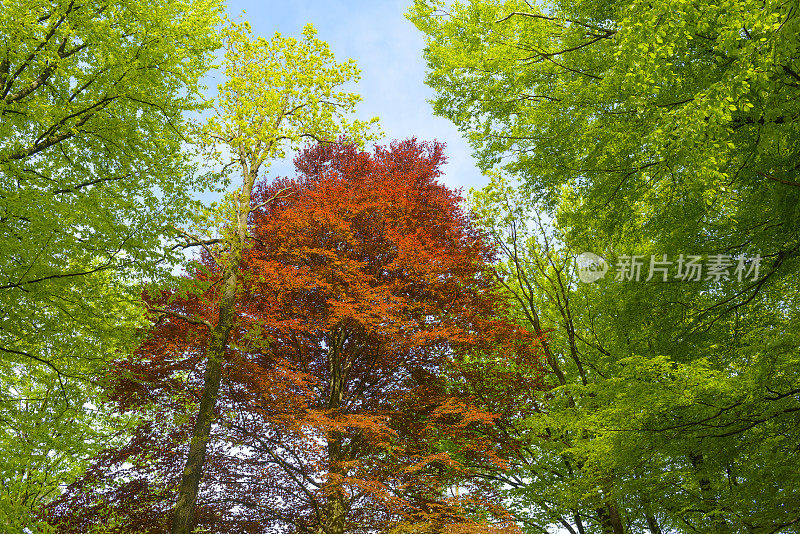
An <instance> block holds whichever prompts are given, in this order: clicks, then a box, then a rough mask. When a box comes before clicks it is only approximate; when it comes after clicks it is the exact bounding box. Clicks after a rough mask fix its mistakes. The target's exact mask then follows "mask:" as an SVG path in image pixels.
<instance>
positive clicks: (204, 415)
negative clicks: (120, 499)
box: [170, 161, 258, 534]
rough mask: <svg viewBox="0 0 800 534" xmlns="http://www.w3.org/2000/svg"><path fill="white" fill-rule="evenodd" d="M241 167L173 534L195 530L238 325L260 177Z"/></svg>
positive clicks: (256, 171)
mask: <svg viewBox="0 0 800 534" xmlns="http://www.w3.org/2000/svg"><path fill="white" fill-rule="evenodd" d="M241 163H242V170H243V171H244V172H243V175H244V180H243V184H242V190H241V192H240V195H239V201H238V204H237V213H236V216H237V217H236V221H235V223H236V226H235V229H236V234H235V236H234V237H233V238H232V239H230V240H229V241H228V244H229V246H230V250H229V251H228V253H227V255H226V257H225V258H224V259H223V261H222V262H221V264H222V266H223V269H222V282H223V287H222V297H221V298H220V301H219V305H218V319H217V324H216V326H214V329H213V330H212V333H211V339H210V340H209V343H208V347H207V352H206V371H205V374H204V376H203V396H202V398H201V399H200V410H199V412H198V414H197V420H196V421H195V424H194V430H193V431H192V440H191V442H190V443H189V455H188V457H187V458H186V466H185V467H184V469H183V476H182V477H181V484H180V487H179V488H178V500H177V502H176V503H175V512H174V515H173V518H172V529H171V530H170V533H171V534H191V532H192V530H194V527H195V505H196V503H197V495H198V493H199V490H200V480H201V479H202V478H203V467H204V465H205V461H206V449H207V448H208V439H209V436H210V435H211V425H212V424H213V422H214V408H215V406H216V404H217V396H218V394H219V386H220V382H221V380H222V361H223V359H224V357H225V349H226V348H227V347H228V340H229V338H230V334H231V331H232V330H233V326H234V323H235V322H236V287H237V285H238V282H239V268H240V266H241V263H242V251H243V249H244V246H245V243H246V241H247V219H248V217H249V216H250V202H251V197H252V192H253V184H254V183H255V179H256V176H257V173H258V166H257V165H256V166H254V167H250V168H248V166H247V164H246V163H245V162H244V161H242V162H241Z"/></svg>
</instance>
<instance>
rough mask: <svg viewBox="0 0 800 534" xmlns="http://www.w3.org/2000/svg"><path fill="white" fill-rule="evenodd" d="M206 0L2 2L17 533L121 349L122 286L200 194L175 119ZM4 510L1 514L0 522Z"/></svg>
mask: <svg viewBox="0 0 800 534" xmlns="http://www.w3.org/2000/svg"><path fill="white" fill-rule="evenodd" d="M220 10H221V5H220V2H219V1H218V0H185V1H184V0H176V1H167V2H153V1H146V0H122V1H115V2H108V1H101V2H75V1H71V2H68V1H56V2H49V1H48V2H44V1H40V0H9V1H4V2H3V7H2V14H0V251H2V254H0V456H1V457H2V459H1V460H0V486H2V487H3V488H4V489H3V493H2V500H3V505H2V506H0V509H2V511H0V517H2V519H0V522H3V523H4V524H8V525H11V527H9V528H12V529H19V528H22V526H24V525H26V524H27V521H29V520H30V513H31V511H32V510H35V509H36V508H37V507H38V506H39V505H41V503H42V502H46V501H47V500H48V499H49V498H50V497H52V495H53V494H54V492H57V489H58V486H59V484H61V483H64V482H67V481H68V480H69V479H70V478H71V476H72V474H73V473H74V472H75V471H80V467H81V466H82V462H81V461H80V458H83V457H85V456H86V455H87V454H90V453H91V449H93V447H94V446H95V445H97V443H96V439H95V438H96V437H97V436H96V435H95V434H96V433H95V430H97V428H98V424H99V423H98V421H97V419H96V418H95V415H96V414H95V413H93V412H91V411H87V410H85V409H84V407H83V405H84V403H85V402H86V400H87V399H88V398H90V397H91V395H92V391H93V390H92V387H93V386H92V385H90V384H89V381H90V379H98V378H99V375H100V374H101V371H102V369H103V365H104V362H105V361H106V360H107V358H109V357H110V356H113V355H114V354H115V353H116V352H117V351H120V350H125V349H126V348H127V347H129V346H130V345H131V344H132V343H133V342H135V337H136V336H135V330H134V329H135V328H136V327H137V326H138V325H139V324H140V323H141V315H142V313H141V311H138V310H137V307H136V305H135V301H136V300H137V299H138V295H136V294H135V292H134V290H133V289H132V287H133V284H132V283H131V282H133V281H134V280H135V279H136V277H140V276H148V277H151V276H154V275H155V274H156V271H157V267H156V264H157V262H158V261H159V260H160V259H161V258H162V257H163V250H162V248H163V247H162V236H164V235H165V234H167V233H169V232H168V231H167V229H168V225H169V224H171V223H176V222H177V223H179V222H180V220H181V219H182V218H185V217H186V213H187V209H186V208H187V206H188V205H189V202H190V196H189V192H190V191H191V190H192V189H193V188H194V187H195V186H199V185H201V181H200V179H199V178H198V177H196V176H195V175H194V174H193V173H192V171H191V168H190V166H189V165H188V157H187V155H186V153H184V151H183V150H182V144H183V143H184V142H185V140H186V137H185V134H186V122H185V120H184V117H185V115H186V114H187V113H188V112H193V111H195V110H197V109H199V107H201V106H202V104H203V99H202V98H201V97H200V93H199V86H198V79H199V77H200V76H202V75H203V74H204V73H205V72H206V71H207V70H208V68H209V67H210V61H211V59H212V53H213V51H214V50H215V49H216V48H217V47H218V45H219V42H218V38H217V36H216V33H215V32H214V31H213V30H214V26H215V25H216V24H217V22H218V19H219V14H220ZM3 514H7V515H8V517H4V516H3Z"/></svg>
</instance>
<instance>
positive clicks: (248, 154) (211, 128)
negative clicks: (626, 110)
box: [154, 23, 377, 534]
mask: <svg viewBox="0 0 800 534" xmlns="http://www.w3.org/2000/svg"><path fill="white" fill-rule="evenodd" d="M224 40H225V46H226V52H225V75H226V81H225V83H223V84H222V85H220V87H219V97H218V99H217V103H216V106H215V114H214V115H213V116H212V117H211V118H210V119H209V121H208V122H207V123H206V124H205V126H204V127H203V128H202V129H201V132H200V136H201V139H202V141H203V143H204V145H205V147H206V149H207V152H208V154H209V155H212V156H214V157H215V158H216V159H217V160H218V161H219V162H221V163H223V164H224V168H230V167H233V168H236V169H237V170H238V171H239V173H240V174H241V177H242V186H241V188H240V189H238V190H237V191H236V192H234V193H233V194H232V195H229V196H228V197H227V198H226V200H225V201H224V202H223V203H222V204H221V206H219V207H217V208H216V209H214V210H209V211H207V213H208V215H209V216H210V219H209V221H208V222H213V223H214V224H211V227H210V228H208V229H205V230H204V232H203V233H205V234H206V235H195V234H193V233H189V232H187V233H186V237H187V238H188V241H187V243H186V245H187V246H188V245H191V244H198V245H202V246H204V247H205V250H206V252H207V253H208V254H209V255H210V257H211V258H213V260H214V262H215V263H216V264H217V266H218V267H219V269H220V272H221V279H220V292H221V293H220V298H219V302H218V304H217V314H216V315H217V319H216V322H215V323H213V324H212V323H210V322H208V321H206V320H205V319H199V318H196V317H188V316H187V317H184V319H186V320H188V321H190V322H196V321H201V322H202V323H203V324H205V325H206V327H207V328H209V329H210V330H211V336H210V339H209V342H208V345H207V347H206V349H205V360H206V368H205V374H204V377H203V381H204V385H203V394H202V398H201V399H200V404H199V408H198V411H197V418H196V420H195V425H194V430H193V433H192V437H191V441H190V443H189V451H188V457H187V460H186V466H185V469H184V472H183V477H182V479H181V484H180V488H179V490H178V499H177V502H176V504H175V514H174V518H173V523H172V533H173V534H189V533H190V532H192V530H193V529H194V526H195V517H194V509H195V502H196V500H197V494H198V490H199V487H200V480H201V478H202V476H203V466H204V463H205V455H206V449H207V446H208V441H209V435H210V432H211V426H212V424H213V422H214V418H215V413H214V408H215V406H216V403H217V396H218V394H219V387H220V381H221V379H222V365H223V358H224V355H225V351H226V349H227V347H228V343H229V339H230V336H231V332H232V331H233V329H234V327H235V323H236V313H235V307H236V302H237V292H240V291H241V288H240V285H241V277H240V274H239V272H240V265H241V261H242V253H243V251H244V249H245V247H247V246H248V244H249V240H250V234H249V229H248V224H249V219H250V213H251V211H252V210H253V209H255V208H256V207H257V206H253V205H252V194H253V186H254V184H255V182H256V179H257V178H258V174H259V171H261V170H263V169H265V168H266V167H268V166H269V163H270V161H271V160H272V159H274V158H279V157H282V156H283V155H284V150H285V148H286V147H287V146H288V147H294V148H296V147H299V146H300V144H301V143H303V142H304V141H308V140H313V141H317V142H327V143H330V142H335V141H336V139H337V137H338V136H339V135H342V134H347V135H348V136H349V137H350V138H352V139H353V140H356V141H358V140H360V141H361V142H363V141H364V140H365V138H369V137H371V135H372V134H370V132H369V131H370V128H371V127H373V126H374V125H375V124H376V123H377V119H372V120H371V121H369V122H362V121H358V120H354V121H350V120H348V119H347V115H348V114H350V113H351V112H352V111H353V110H354V108H355V105H356V103H357V102H358V101H360V99H361V98H360V97H359V96H358V95H356V94H353V93H349V92H347V91H345V90H344V89H343V86H345V85H346V84H348V83H350V82H352V81H357V80H358V77H359V71H358V69H357V67H356V64H355V62H354V61H353V60H348V61H346V62H344V63H337V62H336V61H335V58H334V56H333V53H332V52H331V51H330V49H329V47H328V45H327V43H325V42H324V41H320V40H319V39H317V37H316V31H315V30H314V28H313V26H311V25H307V26H306V27H305V28H304V29H303V38H302V39H301V40H297V39H294V38H291V37H283V36H281V35H280V34H276V35H275V36H274V37H273V38H272V39H270V40H266V39H264V38H262V37H258V38H254V36H253V35H252V32H251V29H250V26H249V24H247V23H243V24H236V23H231V24H230V25H229V26H227V28H226V30H225V32H224ZM276 195H277V196H280V193H277V194H276ZM274 198H277V197H273V199H274ZM273 199H268V200H266V201H265V202H270V201H271V200H273ZM216 229H218V230H219V235H212V234H213V233H214V231H215V230H216ZM154 311H156V312H157V313H168V314H171V315H174V313H171V312H167V311H166V310H154Z"/></svg>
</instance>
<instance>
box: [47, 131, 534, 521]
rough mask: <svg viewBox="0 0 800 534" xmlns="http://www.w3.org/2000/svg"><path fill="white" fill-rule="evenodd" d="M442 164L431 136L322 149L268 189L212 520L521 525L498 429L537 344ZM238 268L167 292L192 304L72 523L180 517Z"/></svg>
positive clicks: (227, 382)
mask: <svg viewBox="0 0 800 534" xmlns="http://www.w3.org/2000/svg"><path fill="white" fill-rule="evenodd" d="M443 162H444V156H443V153H442V145H440V144H426V143H418V142H416V141H414V140H409V141H404V142H401V143H395V144H392V145H391V146H390V147H388V148H376V149H375V151H374V152H373V153H371V154H370V153H366V152H361V151H359V150H357V149H356V148H354V147H353V146H350V145H341V144H336V145H320V146H316V147H313V148H311V149H308V150H307V151H305V152H304V153H302V154H301V156H299V157H298V158H297V160H296V162H295V163H296V167H297V170H298V176H297V178H295V179H292V180H289V179H281V180H276V181H274V182H272V183H271V184H268V185H263V184H262V185H261V186H260V187H259V188H258V190H257V196H258V197H259V198H261V199H262V200H265V199H274V200H272V201H271V202H267V203H264V205H263V206H261V207H259V208H258V209H256V210H254V212H253V213H252V215H251V220H250V241H251V246H250V247H249V248H247V249H246V250H245V252H244V255H243V260H242V268H241V276H240V279H241V286H240V289H239V295H238V298H237V303H238V304H237V318H236V327H235V332H234V334H233V336H232V342H231V343H230V345H229V347H228V350H227V352H226V356H225V362H224V377H223V385H222V388H221V390H220V397H219V401H218V404H217V410H218V413H217V416H216V419H215V420H216V423H215V426H214V428H213V429H212V438H211V441H210V442H209V451H208V457H207V470H206V472H205V474H204V478H203V482H202V488H201V494H200V497H199V501H198V508H197V512H196V517H197V522H198V526H199V527H200V528H201V529H202V528H205V529H209V531H212V532H237V533H238V532H242V533H244V532H247V533H267V532H298V533H309V534H341V533H344V532H385V531H390V530H391V531H392V532H430V533H438V532H452V533H457V532H464V533H466V532H492V531H497V532H515V531H516V530H517V527H516V525H515V524H514V523H513V521H511V520H510V517H509V516H508V514H506V513H505V511H504V510H503V508H502V507H501V506H500V505H499V504H497V503H496V502H495V500H494V495H493V493H492V489H491V485H490V484H489V483H487V482H484V478H482V477H481V476H480V475H481V474H485V473H487V472H488V471H491V470H493V469H498V468H502V465H503V456H504V454H505V453H506V451H505V449H504V447H503V444H502V443H499V442H498V440H497V437H496V436H497V435H498V434H497V432H496V429H497V425H498V424H500V423H501V420H502V419H503V418H506V417H513V415H514V406H518V405H519V402H520V399H521V398H524V397H525V396H526V392H529V391H532V390H533V389H534V388H536V387H539V382H538V380H537V374H536V373H537V369H538V363H537V360H536V354H535V351H534V349H535V346H536V343H535V341H536V340H535V339H533V338H532V337H531V336H530V335H529V334H528V333H527V332H525V331H523V330H520V329H518V328H516V327H515V326H513V325H511V324H509V323H507V322H505V321H503V320H501V319H500V317H501V316H502V312H503V303H502V301H501V300H500V299H499V297H498V296H497V295H498V292H497V290H496V289H497V288H496V286H495V282H494V278H493V275H492V272H491V270H490V264H491V260H492V253H491V250H490V249H489V248H488V247H487V244H486V242H485V241H484V240H483V239H482V238H481V236H480V235H479V234H478V233H477V232H476V231H475V230H474V229H473V227H472V226H471V224H470V221H469V217H468V214H467V213H465V212H464V211H463V210H462V208H461V207H460V205H459V202H460V197H459V196H458V195H457V194H456V193H454V192H453V191H451V190H449V189H447V188H446V187H445V186H443V185H441V184H440V183H438V182H437V180H436V179H437V177H438V176H439V175H440V168H441V165H442V164H443ZM278 193H280V194H278ZM257 202H259V201H257ZM219 272H220V269H219V266H217V265H215V264H214V263H213V261H211V260H210V257H207V256H206V257H203V259H202V261H201V262H200V266H199V267H198V269H197V272H196V273H194V279H195V280H196V281H197V283H198V286H199V287H203V288H204V289H203V290H202V291H198V292H197V294H196V295H193V296H185V295H184V296H178V295H173V294H169V293H168V292H163V293H162V294H161V295H160V296H159V298H158V299H155V300H154V301H153V304H154V307H156V305H157V306H158V307H159V308H167V309H169V310H171V311H172V312H174V314H175V315H174V316H172V317H170V316H164V315H162V316H161V318H160V319H159V321H158V323H157V324H156V325H155V327H154V328H153V331H152V334H151V335H150V336H149V338H148V339H147V341H146V342H145V343H144V344H143V345H142V346H141V348H140V350H139V352H138V354H136V356H135V358H132V359H130V360H127V361H124V362H120V363H119V368H120V375H119V377H118V378H117V379H116V380H114V382H113V384H114V386H113V391H112V394H111V395H112V397H113V399H114V400H115V401H116V402H117V403H118V404H119V406H120V409H122V410H129V411H133V412H137V413H140V414H142V421H141V424H140V425H139V426H138V427H137V429H136V432H135V434H134V436H133V438H132V439H131V440H130V441H129V442H128V443H127V444H126V445H125V446H123V447H120V448H116V449H109V450H108V451H106V453H105V454H104V455H103V456H102V457H100V458H98V459H97V461H96V462H95V464H94V467H93V468H92V470H91V471H90V472H89V473H88V475H87V477H86V478H85V480H83V481H82V482H81V483H80V484H78V485H75V486H74V487H72V488H69V490H68V491H67V492H66V493H65V495H64V496H63V497H62V499H60V500H59V501H58V502H57V503H55V504H54V506H53V507H52V508H51V510H50V515H51V519H52V521H53V522H54V523H56V524H57V525H58V526H59V528H60V529H61V530H63V531H65V532H70V531H71V532H90V531H91V529H92V525H96V524H101V525H103V528H105V529H108V530H111V531H114V532H141V533H150V532H152V533H156V532H158V533H163V532H166V531H167V530H168V525H169V520H170V518H169V516H170V513H171V508H172V507H171V502H172V499H174V490H175V487H176V485H177V483H178V480H179V477H180V470H181V466H182V461H181V459H182V457H183V455H184V454H185V451H186V450H187V447H188V446H187V439H188V436H189V435H190V429H191V423H192V421H191V417H190V416H189V415H187V414H191V413H193V412H192V410H189V409H187V406H191V405H193V404H195V403H196V402H197V399H196V396H197V394H198V390H199V388H200V385H201V381H202V372H203V369H202V362H203V361H204V357H203V350H204V347H205V346H206V343H205V341H206V338H207V336H208V335H209V332H208V329H207V327H206V326H204V324H203V322H204V321H202V320H200V319H205V322H209V323H211V324H213V322H214V317H212V316H210V315H211V314H212V313H213V310H214V309H215V307H214V306H213V304H214V302H215V300H216V299H218V298H219V288H218V285H219V284H217V283H216V282H217V280H218V278H219ZM178 315H182V316H184V317H186V318H191V317H195V318H197V319H198V320H195V321H187V320H185V319H181V318H179V317H178ZM501 382H502V385H501V386H499V385H498V384H500V383H501ZM479 406H483V407H492V411H491V412H490V411H488V410H487V409H486V408H483V409H481V408H479Z"/></svg>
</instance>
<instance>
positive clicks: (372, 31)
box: [227, 0, 485, 193]
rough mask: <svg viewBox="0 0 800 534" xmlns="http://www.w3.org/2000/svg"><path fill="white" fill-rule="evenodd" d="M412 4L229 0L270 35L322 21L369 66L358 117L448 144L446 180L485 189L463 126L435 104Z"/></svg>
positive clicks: (396, 133)
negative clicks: (410, 11) (409, 16)
mask: <svg viewBox="0 0 800 534" xmlns="http://www.w3.org/2000/svg"><path fill="white" fill-rule="evenodd" d="M410 1H411V0H400V1H394V0H374V1H372V2H370V1H361V0H349V1H345V0H339V1H337V0H327V1H322V0H289V1H277V0H263V1H260V2H259V1H252V0H250V1H246V0H228V4H227V5H228V8H227V11H228V14H229V15H230V16H231V17H232V18H234V20H241V18H242V17H243V18H244V19H246V20H248V21H249V22H250V24H251V25H252V27H253V32H254V33H255V34H257V35H261V36H263V37H266V38H269V37H271V36H272V35H273V34H274V33H275V32H276V31H277V32H280V33H282V34H284V35H292V36H299V35H300V31H301V29H302V27H303V26H304V25H305V24H307V23H309V22H310V23H312V24H314V26H315V27H316V29H317V31H318V32H319V33H318V36H319V38H320V39H323V40H325V41H327V42H328V44H329V45H330V47H331V49H332V50H333V52H334V54H335V55H336V58H337V60H339V61H342V60H345V59H348V58H353V59H355V60H356V62H357V63H358V66H359V68H360V69H361V81H360V83H359V84H358V85H357V87H356V92H358V93H359V94H361V96H362V97H363V98H364V100H363V102H361V104H360V105H359V108H358V112H357V115H358V117H359V118H362V119H366V118H370V117H378V118H379V119H380V121H381V127H382V129H383V131H384V132H385V134H386V138H385V139H386V141H388V140H391V139H405V138H408V137H412V136H414V137H417V138H418V139H420V140H434V139H436V140H439V141H442V142H444V143H446V144H447V151H446V153H447V156H448V163H447V165H446V166H445V168H444V170H445V175H444V177H443V181H444V182H445V183H446V184H447V185H449V186H450V187H453V188H464V192H465V193H466V192H467V190H469V188H470V187H481V186H482V185H483V184H484V182H485V179H484V178H483V177H482V176H481V173H480V171H479V170H478V169H477V167H476V166H475V163H474V160H473V158H472V156H471V151H470V149H469V146H468V145H467V143H466V141H465V140H464V139H463V138H462V136H461V134H460V133H459V132H458V130H456V128H455V126H453V124H452V123H450V122H449V121H447V120H445V119H443V118H440V117H434V116H433V111H432V108H431V105H430V104H429V103H428V99H430V98H432V97H433V92H432V90H431V89H430V88H429V87H427V86H426V85H425V83H424V79H425V62H424V60H423V59H422V48H423V46H424V43H423V38H422V34H421V33H420V32H418V31H417V29H416V28H415V27H414V25H413V24H411V22H409V21H408V20H407V19H406V18H405V12H406V10H407V8H408V5H409V3H410ZM242 11H245V12H246V13H245V14H244V15H242ZM267 172H268V174H269V175H286V174H290V173H291V172H292V168H291V166H290V165H287V164H285V163H284V164H276V165H273V166H272V167H271V168H270V169H269V170H268V171H267Z"/></svg>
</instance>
